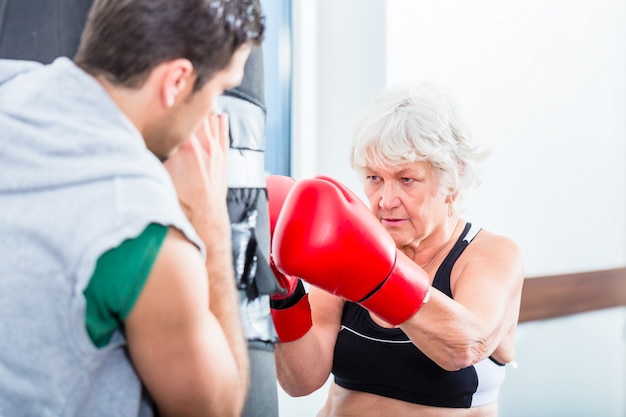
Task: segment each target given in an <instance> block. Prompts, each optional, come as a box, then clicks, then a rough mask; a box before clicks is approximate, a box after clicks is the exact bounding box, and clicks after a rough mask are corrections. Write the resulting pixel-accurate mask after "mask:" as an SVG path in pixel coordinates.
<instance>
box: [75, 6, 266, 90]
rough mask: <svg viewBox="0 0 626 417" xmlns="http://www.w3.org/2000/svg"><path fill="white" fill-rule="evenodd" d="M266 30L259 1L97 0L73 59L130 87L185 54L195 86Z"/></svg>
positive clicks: (94, 72) (223, 66) (109, 78)
mask: <svg viewBox="0 0 626 417" xmlns="http://www.w3.org/2000/svg"><path fill="white" fill-rule="evenodd" d="M264 31H265V20H264V17H263V15H262V10H261V5H260V2H259V0H96V1H94V3H93V5H92V7H91V10H90V12H89V15H88V17H87V23H86V25H85V29H84V31H83V34H82V37H81V41H80V46H79V47H78V51H77V53H76V55H75V57H74V61H75V62H76V64H77V65H79V66H80V67H81V68H83V69H84V70H85V71H87V72H89V73H90V74H92V75H94V76H98V75H101V76H104V77H106V78H107V79H108V80H109V81H110V82H112V83H114V84H117V85H121V86H125V87H130V88H134V87H139V86H141V85H142V84H143V83H144V82H145V80H146V79H147V77H148V75H149V74H150V71H152V69H154V68H155V67H156V66H158V65H159V64H161V63H163V62H167V61H170V60H173V59H177V58H186V59H188V60H189V61H191V63H192V64H193V67H194V70H195V72H196V74H197V76H198V78H197V80H196V83H195V85H194V89H195V90H198V89H199V88H201V87H202V86H203V85H204V84H205V83H206V82H208V81H209V80H210V79H211V78H212V77H213V75H214V74H215V73H216V72H218V71H220V70H222V69H224V68H225V67H226V66H227V65H228V63H229V62H230V60H231V58H232V56H233V54H234V53H235V51H236V50H237V49H238V48H239V47H240V46H241V45H243V44H246V43H252V44H253V45H259V44H260V43H261V42H262V40H263V36H264Z"/></svg>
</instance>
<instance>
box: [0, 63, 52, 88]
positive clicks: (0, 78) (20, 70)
mask: <svg viewBox="0 0 626 417" xmlns="http://www.w3.org/2000/svg"><path fill="white" fill-rule="evenodd" d="M41 67H43V64H42V63H40V62H36V61H22V60H17V59H0V84H4V83H5V82H7V81H9V80H11V79H13V78H15V77H16V76H18V75H20V74H24V73H27V72H30V71H32V70H35V69H38V68H41Z"/></svg>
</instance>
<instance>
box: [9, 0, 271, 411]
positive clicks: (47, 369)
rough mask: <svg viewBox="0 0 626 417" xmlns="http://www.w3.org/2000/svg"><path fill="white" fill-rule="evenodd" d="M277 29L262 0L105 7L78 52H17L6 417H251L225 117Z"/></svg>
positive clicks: (131, 1) (149, 1)
mask: <svg viewBox="0 0 626 417" xmlns="http://www.w3.org/2000/svg"><path fill="white" fill-rule="evenodd" d="M263 30H264V24H263V19H262V16H261V11H260V6H259V4H258V2H256V1H253V0H248V1H246V0H241V1H234V0H230V1H228V0H225V1H219V0H213V1H202V0H179V1H177V2H171V1H169V0H128V1H124V2H120V1H112V0H96V1H95V2H94V4H93V6H92V9H91V11H90V14H89V17H88V20H87V23H86V26H85V31H84V34H83V37H82V40H81V45H80V47H79V49H78V52H77V54H76V57H75V59H74V62H72V61H70V60H68V59H66V58H60V59H57V60H55V61H54V62H53V63H52V64H51V65H49V66H41V65H39V64H35V63H32V62H28V63H26V62H20V61H2V63H1V64H0V128H1V129H2V130H3V136H2V137H3V147H2V149H1V150H0V166H2V172H3V175H1V176H0V206H1V207H2V211H3V216H2V217H1V219H0V235H1V236H2V237H0V248H2V250H3V253H4V256H3V257H2V258H1V260H0V275H1V276H2V277H3V279H2V280H1V283H0V291H2V294H3V296H4V300H3V303H0V323H1V324H0V331H1V332H2V334H3V337H2V338H1V340H0V391H1V392H2V395H0V415H12V416H20V415H40V416H48V415H49V416H57V415H68V416H73V415H76V416H105V415H106V416H110V415H115V416H136V415H142V416H143V415H146V416H148V415H152V413H153V410H152V404H151V401H152V400H153V401H154V407H155V409H156V410H157V412H158V414H159V415H161V416H169V415H175V416H187V415H189V416H196V415H215V416H231V415H233V416H235V415H239V414H240V412H241V410H242V407H243V403H244V399H245V393H246V390H247V385H248V358H247V352H246V346H245V339H244V337H243V332H242V328H241V323H240V320H239V315H238V305H237V295H236V290H235V286H234V285H233V280H234V277H233V268H232V256H231V253H232V252H231V243H230V222H229V219H228V210H227V207H226V204H225V199H226V188H227V185H226V165H225V159H226V158H225V155H226V152H227V148H228V133H227V131H228V128H227V120H226V118H225V116H217V115H214V114H213V115H212V114H211V113H212V112H213V111H214V109H215V101H216V98H217V96H219V95H220V94H221V93H222V92H223V91H224V90H226V89H230V88H233V87H235V86H236V85H238V84H239V83H240V82H241V79H242V75H243V68H244V64H245V62H246V60H247V58H248V55H249V53H250V51H251V49H252V48H253V47H254V46H256V45H258V44H260V42H261V40H262V36H263ZM207 115H209V116H207ZM194 132H195V135H194ZM190 138H191V139H190ZM166 159H167V161H166V163H165V167H166V168H167V171H166V170H165V169H164V167H163V164H161V161H160V160H166ZM168 171H169V174H170V176H171V178H170V176H168ZM190 178H194V179H196V180H195V181H190ZM198 178H200V179H201V180H197V179H198ZM172 180H173V181H172ZM172 183H173V184H172ZM177 192H178V198H177V194H176V193H177ZM178 200H180V206H179V204H178V203H179V201H178ZM181 206H182V208H183V209H184V212H183V210H181ZM188 219H189V220H188ZM205 248H206V258H205V259H204V260H203V256H202V255H204V253H205V250H204V249H205ZM207 275H208V280H207Z"/></svg>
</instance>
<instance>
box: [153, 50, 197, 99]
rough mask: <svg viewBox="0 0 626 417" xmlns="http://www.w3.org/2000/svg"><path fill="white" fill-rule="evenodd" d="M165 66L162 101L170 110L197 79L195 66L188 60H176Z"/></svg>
mask: <svg viewBox="0 0 626 417" xmlns="http://www.w3.org/2000/svg"><path fill="white" fill-rule="evenodd" d="M165 66H166V67H165V68H164V72H163V78H162V84H161V99H162V101H163V104H164V106H165V107H166V108H168V109H169V108H170V107H172V106H173V105H174V103H175V102H176V100H177V99H178V98H179V97H180V95H181V93H182V92H183V91H184V90H185V89H186V88H187V87H188V86H193V82H194V81H195V77H194V72H193V65H192V63H191V62H190V61H189V60H188V59H184V58H179V59H175V60H173V61H169V62H167V63H166V64H165Z"/></svg>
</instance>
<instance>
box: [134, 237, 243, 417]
mask: <svg viewBox="0 0 626 417" xmlns="http://www.w3.org/2000/svg"><path fill="white" fill-rule="evenodd" d="M206 274H207V272H206V267H205V265H204V263H203V262H202V258H201V256H200V254H199V252H198V250H197V248H196V247H195V246H193V245H192V244H191V243H190V242H189V241H188V240H187V239H186V238H185V237H184V236H183V235H182V233H181V232H179V231H178V230H176V229H173V228H172V229H170V231H169V232H168V235H167V236H166V238H165V241H164V243H163V246H162V247H161V250H160V252H159V255H158V257H157V259H156V261H155V264H154V266H153V269H152V271H151V273H150V276H149V277H148V280H147V282H146V284H145V286H144V289H143V291H142V293H141V294H140V296H139V298H138V299H137V302H136V304H135V306H134V307H133V309H132V311H131V313H130V314H129V315H128V317H127V319H126V321H125V326H126V335H127V339H128V346H129V350H130V355H131V358H132V360H133V363H134V364H135V367H136V369H137V371H138V373H139V375H140V376H141V378H142V380H143V382H144V384H145V385H146V387H147V389H148V391H149V392H150V394H151V395H152V397H153V398H154V400H155V402H156V404H157V407H158V409H159V412H160V414H161V415H162V416H163V417H167V416H177V417H178V416H184V417H186V416H220V417H221V416H238V415H239V414H240V413H241V410H242V408H243V402H244V395H245V391H243V390H242V385H243V383H242V380H243V379H245V377H244V376H242V375H241V371H240V364H238V362H237V359H236V357H235V353H234V351H235V350H233V348H232V343H233V341H232V340H229V336H227V332H228V331H231V332H233V333H234V334H233V335H231V336H230V337H234V338H235V339H237V334H236V333H237V330H226V331H225V329H228V325H227V324H225V323H223V322H220V319H219V318H218V317H217V315H216V314H214V313H213V312H212V311H211V310H209V309H208V308H207V306H208V305H209V296H208V294H209V285H208V282H207V279H206V276H207V275H206ZM223 301H230V303H225V304H234V309H235V310H236V308H237V306H236V303H235V302H234V300H232V299H225V300H223ZM218 310H219V308H218ZM220 314H223V311H220ZM239 337H240V339H241V340H239V341H236V343H241V344H242V345H243V337H242V336H241V335H239Z"/></svg>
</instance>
